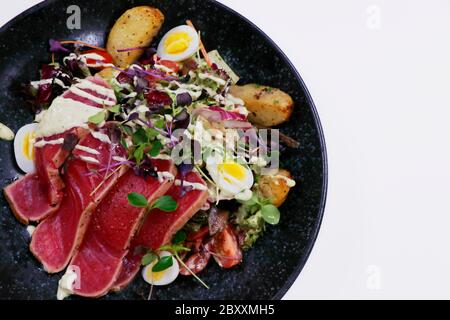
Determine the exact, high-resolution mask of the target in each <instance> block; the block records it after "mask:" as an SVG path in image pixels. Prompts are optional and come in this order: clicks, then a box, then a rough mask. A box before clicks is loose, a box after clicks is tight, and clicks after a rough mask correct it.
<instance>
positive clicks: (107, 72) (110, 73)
mask: <svg viewBox="0 0 450 320" xmlns="http://www.w3.org/2000/svg"><path fill="white" fill-rule="evenodd" d="M118 75H119V71H118V70H116V69H113V68H105V69H103V70H102V71H100V72H98V73H97V74H96V76H99V77H102V78H103V79H104V80H106V81H107V82H109V81H111V80H112V79H113V78H115V77H117V76H118Z"/></svg>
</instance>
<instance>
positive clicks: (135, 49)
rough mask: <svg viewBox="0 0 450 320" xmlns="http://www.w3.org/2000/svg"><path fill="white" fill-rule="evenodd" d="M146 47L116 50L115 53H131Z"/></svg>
mask: <svg viewBox="0 0 450 320" xmlns="http://www.w3.org/2000/svg"><path fill="white" fill-rule="evenodd" d="M146 48H147V47H133V48H125V49H117V50H116V51H117V52H131V51H137V50H144V49H146Z"/></svg>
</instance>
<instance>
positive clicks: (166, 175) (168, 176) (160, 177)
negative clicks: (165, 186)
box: [158, 171, 175, 183]
mask: <svg viewBox="0 0 450 320" xmlns="http://www.w3.org/2000/svg"><path fill="white" fill-rule="evenodd" d="M164 180H169V181H173V180H175V176H174V175H173V174H172V173H170V172H167V171H164V172H158V181H159V183H163V182H164Z"/></svg>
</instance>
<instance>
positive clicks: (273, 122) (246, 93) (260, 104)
mask: <svg viewBox="0 0 450 320" xmlns="http://www.w3.org/2000/svg"><path fill="white" fill-rule="evenodd" d="M230 93H231V94H232V95H233V96H235V97H237V98H240V99H242V100H244V102H245V105H246V107H247V109H248V110H249V111H250V115H249V120H250V122H252V123H253V124H255V125H260V126H264V127H274V126H277V125H280V124H282V123H283V122H286V121H288V120H289V118H290V117H291V115H292V111H293V109H294V101H293V100H292V98H291V97H290V96H289V95H288V94H287V93H285V92H283V91H281V90H279V89H275V88H271V87H267V86H261V85H257V84H247V85H245V86H232V87H231V90H230Z"/></svg>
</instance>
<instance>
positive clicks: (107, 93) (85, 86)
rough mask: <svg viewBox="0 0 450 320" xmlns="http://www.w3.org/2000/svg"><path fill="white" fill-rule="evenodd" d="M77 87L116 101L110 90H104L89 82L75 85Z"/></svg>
mask: <svg viewBox="0 0 450 320" xmlns="http://www.w3.org/2000/svg"><path fill="white" fill-rule="evenodd" d="M77 87H78V88H80V89H89V90H93V91H95V92H97V93H98V94H101V95H102V96H106V97H108V98H111V99H114V100H115V99H116V95H115V94H114V91H113V90H111V89H109V88H105V87H103V86H101V85H98V84H95V83H93V82H91V81H82V82H80V83H78V84H77Z"/></svg>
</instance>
